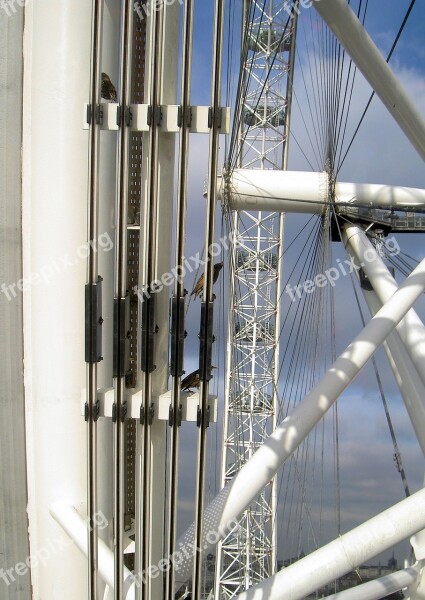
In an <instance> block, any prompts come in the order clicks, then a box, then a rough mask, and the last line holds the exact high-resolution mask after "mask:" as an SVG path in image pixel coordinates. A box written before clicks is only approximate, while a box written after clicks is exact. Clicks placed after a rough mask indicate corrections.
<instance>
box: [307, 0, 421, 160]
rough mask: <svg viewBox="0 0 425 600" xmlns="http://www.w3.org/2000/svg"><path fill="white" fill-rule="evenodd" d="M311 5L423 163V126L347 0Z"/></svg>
mask: <svg viewBox="0 0 425 600" xmlns="http://www.w3.org/2000/svg"><path fill="white" fill-rule="evenodd" d="M313 4H314V7H315V9H316V10H317V12H318V13H319V14H320V16H321V17H322V18H323V19H324V21H326V23H327V25H328V27H329V28H330V29H331V30H332V31H333V33H334V34H335V36H336V37H337V38H338V40H339V41H340V43H341V45H342V46H343V47H344V48H345V49H346V51H347V52H348V54H349V55H350V56H351V58H352V59H353V61H354V63H355V64H356V65H357V68H358V69H359V70H360V71H361V72H362V74H363V76H364V77H365V78H366V79H367V81H368V82H369V83H370V85H371V86H372V88H373V89H374V90H375V92H376V94H377V95H378V96H379V97H380V98H381V100H382V102H383V103H384V104H385V106H386V107H387V109H388V110H389V112H390V113H391V115H392V116H393V117H394V119H395V120H396V121H397V123H398V124H399V126H400V127H401V129H402V130H403V131H404V133H405V134H406V136H407V137H408V139H409V140H410V142H411V143H412V144H413V146H414V147H415V148H416V150H417V151H418V153H419V154H420V156H421V157H422V159H423V160H425V122H424V120H423V119H422V117H421V116H420V114H419V113H418V111H417V110H416V107H415V106H414V104H413V102H412V101H411V100H410V98H409V96H408V95H407V94H406V92H405V90H404V89H403V87H402V86H401V85H400V83H399V81H398V79H397V77H396V76H395V75H394V73H393V71H392V69H391V68H390V66H389V65H388V63H387V62H386V60H385V58H384V57H383V56H382V54H381V52H380V51H379V50H378V48H377V47H376V45H375V44H374V42H373V40H372V39H371V37H370V36H369V34H368V33H367V31H366V30H365V28H364V27H363V25H362V24H361V23H360V21H359V19H358V18H357V17H356V15H355V14H354V12H353V10H352V8H351V7H350V6H349V5H348V3H347V0H321V1H315V2H313Z"/></svg>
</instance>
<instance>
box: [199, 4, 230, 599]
mask: <svg viewBox="0 0 425 600" xmlns="http://www.w3.org/2000/svg"><path fill="white" fill-rule="evenodd" d="M224 5H225V3H224V0H216V2H215V25H214V45H213V71H212V94H211V110H212V115H211V116H212V123H211V130H210V140H209V165H208V192H207V219H206V237H205V243H206V252H205V254H206V258H207V262H206V265H205V272H204V289H203V300H204V302H205V319H204V322H203V323H202V322H201V327H203V329H204V331H201V332H200V335H201V338H204V339H206V338H207V332H208V330H209V329H210V330H211V331H212V320H213V313H212V300H213V268H214V264H213V255H212V254H211V246H212V244H213V243H214V221H215V210H216V195H217V170H218V138H219V133H220V126H221V114H220V99H221V62H222V44H223V24H224ZM207 354H208V353H207V352H205V353H204V355H203V356H202V357H201V360H203V364H201V360H200V364H199V367H200V374H201V373H203V375H204V376H203V378H202V381H201V387H200V405H201V406H200V408H201V413H200V426H199V433H198V452H199V456H198V463H197V473H196V476H197V479H196V481H197V491H196V506H195V545H196V552H195V557H194V568H193V579H192V597H193V598H195V599H196V600H199V599H200V597H201V575H202V572H201V571H202V554H201V553H202V550H203V543H202V535H203V531H202V530H203V527H202V518H203V513H204V478H205V454H206V442H207V433H206V430H207V427H208V389H209V381H208V379H207V377H208V376H209V373H208V370H209V365H208V356H207Z"/></svg>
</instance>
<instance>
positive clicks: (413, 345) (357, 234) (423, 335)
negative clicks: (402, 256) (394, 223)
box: [344, 225, 425, 384]
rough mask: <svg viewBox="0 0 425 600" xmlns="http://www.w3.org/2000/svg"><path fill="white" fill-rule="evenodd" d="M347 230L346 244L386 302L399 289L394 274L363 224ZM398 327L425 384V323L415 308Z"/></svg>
mask: <svg viewBox="0 0 425 600" xmlns="http://www.w3.org/2000/svg"><path fill="white" fill-rule="evenodd" d="M344 231H345V240H344V241H345V243H346V245H347V244H348V246H349V248H350V250H352V252H354V254H355V256H356V259H357V261H358V263H360V264H361V265H362V269H363V271H364V273H365V274H366V275H367V278H368V279H369V281H370V283H371V285H372V287H373V289H374V290H375V292H376V295H377V296H378V298H379V300H380V302H381V304H384V303H385V302H386V301H387V300H388V299H389V298H391V296H392V295H393V294H394V292H395V291H396V290H397V289H398V285H397V283H396V281H395V279H394V277H393V276H392V275H391V273H390V272H389V270H388V268H387V267H386V266H385V264H384V261H383V260H382V259H381V258H380V256H379V255H378V253H377V251H376V249H375V247H374V246H373V245H372V243H371V241H370V240H369V239H368V237H367V235H366V234H365V232H364V230H363V229H362V228H361V227H359V226H358V225H345V227H344ZM397 331H398V333H399V334H400V337H401V339H402V340H403V342H404V344H405V346H406V350H407V352H408V353H409V356H410V357H411V359H412V361H413V363H414V364H415V366H416V369H417V372H418V374H419V376H420V377H421V379H422V381H423V383H424V384H425V327H424V325H423V323H422V321H421V319H420V318H419V317H418V315H417V313H416V312H415V311H414V310H413V309H411V310H410V311H409V312H408V313H407V315H406V316H405V317H404V319H403V320H402V321H401V322H400V323H399V324H398V325H397Z"/></svg>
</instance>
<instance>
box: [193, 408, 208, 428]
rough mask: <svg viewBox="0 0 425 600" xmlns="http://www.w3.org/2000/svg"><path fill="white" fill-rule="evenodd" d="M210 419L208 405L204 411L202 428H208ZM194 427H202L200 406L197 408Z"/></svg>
mask: <svg viewBox="0 0 425 600" xmlns="http://www.w3.org/2000/svg"><path fill="white" fill-rule="evenodd" d="M210 419H211V409H210V405H209V404H208V406H207V408H206V411H205V418H204V427H205V428H207V427H209V426H210ZM196 425H197V427H201V425H202V409H201V407H200V406H198V413H197V419H196Z"/></svg>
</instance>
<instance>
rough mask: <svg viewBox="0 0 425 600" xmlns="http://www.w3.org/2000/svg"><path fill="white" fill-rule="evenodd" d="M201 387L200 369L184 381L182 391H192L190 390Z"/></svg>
mask: <svg viewBox="0 0 425 600" xmlns="http://www.w3.org/2000/svg"><path fill="white" fill-rule="evenodd" d="M200 385H201V380H200V379H199V369H196V371H193V373H189V375H187V376H186V377H185V378H184V379H182V390H190V388H198V389H199V386H200Z"/></svg>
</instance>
